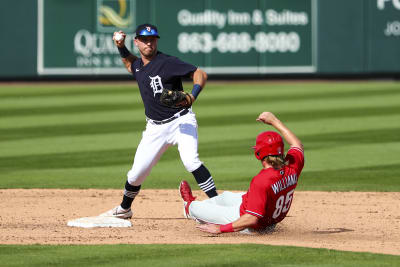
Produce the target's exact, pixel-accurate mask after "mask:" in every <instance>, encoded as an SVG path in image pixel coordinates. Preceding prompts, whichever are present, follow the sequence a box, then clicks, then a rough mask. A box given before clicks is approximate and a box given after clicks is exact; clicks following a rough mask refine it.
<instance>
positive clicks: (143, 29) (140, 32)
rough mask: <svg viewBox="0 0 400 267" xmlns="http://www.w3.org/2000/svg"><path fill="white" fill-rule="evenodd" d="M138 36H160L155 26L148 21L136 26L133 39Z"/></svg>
mask: <svg viewBox="0 0 400 267" xmlns="http://www.w3.org/2000/svg"><path fill="white" fill-rule="evenodd" d="M139 36H155V37H157V38H160V36H159V35H158V30H157V27H156V26H154V25H151V24H148V23H147V24H142V25H139V26H137V28H136V36H135V39H136V38H138V37H139Z"/></svg>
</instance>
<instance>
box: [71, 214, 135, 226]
mask: <svg viewBox="0 0 400 267" xmlns="http://www.w3.org/2000/svg"><path fill="white" fill-rule="evenodd" d="M67 225H68V226H73V227H83V228H93V227H131V226H132V223H131V222H130V221H128V220H124V219H119V218H114V217H104V216H97V217H83V218H79V219H75V220H71V221H68V223H67Z"/></svg>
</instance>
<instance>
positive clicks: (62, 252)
mask: <svg viewBox="0 0 400 267" xmlns="http://www.w3.org/2000/svg"><path fill="white" fill-rule="evenodd" d="M399 259H400V258H399V256H391V255H379V254H371V253H354V252H340V251H334V250H327V249H311V248H299V247H286V246H267V245H250V244H240V245H107V246H97V245H96V246H38V245H35V246H14V245H9V246H5V245H0V260H1V263H0V265H1V266H10V267H11V266H114V267H117V266H152V267H156V266H185V267H186V266H326V267H328V266H351V267H353V266H396V264H398V262H399Z"/></svg>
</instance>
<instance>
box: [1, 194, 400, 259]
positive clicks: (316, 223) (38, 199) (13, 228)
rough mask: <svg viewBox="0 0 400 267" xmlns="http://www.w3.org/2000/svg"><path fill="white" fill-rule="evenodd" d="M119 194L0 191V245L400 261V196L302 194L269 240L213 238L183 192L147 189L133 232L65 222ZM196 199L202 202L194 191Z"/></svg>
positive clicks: (100, 208)
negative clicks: (318, 252)
mask: <svg viewBox="0 0 400 267" xmlns="http://www.w3.org/2000/svg"><path fill="white" fill-rule="evenodd" d="M121 194H122V190H94V189H88V190H69V189H65V190H58V189H57V190H54V189H53V190H52V189H45V190H43V189H6V190H0V209H1V212H0V244H117V243H123V244H161V243H162V244H217V243H218V244H222V243H227V244H234V243H256V244H271V245H290V246H303V247H313V248H328V249H336V250H346V251H361V252H373V253H383V254H393V255H400V246H399V244H400V193H398V192H394V193H375V192H345V193H344V192H301V191H296V192H295V196H294V201H293V204H292V207H291V210H290V211H289V215H288V217H286V218H285V220H283V221H282V222H281V223H280V224H278V226H277V227H276V230H275V231H274V232H273V233H271V234H267V235H243V234H238V233H231V234H224V235H218V236H215V235H211V234H207V233H203V232H200V231H198V230H197V229H196V228H195V225H196V224H195V222H194V221H191V220H187V219H184V218H183V216H182V202H181V199H180V197H179V193H178V190H142V191H141V192H140V194H139V196H138V197H137V198H136V199H135V202H134V215H133V218H132V220H131V222H132V227H130V228H91V229H85V228H76V227H69V226H67V221H68V220H71V219H76V218H80V217H88V216H96V215H99V214H100V213H102V212H104V211H106V210H108V209H110V208H112V207H114V206H115V205H117V204H118V203H119V202H120V200H121ZM194 195H197V196H199V199H204V198H205V195H204V194H203V193H202V192H201V191H194Z"/></svg>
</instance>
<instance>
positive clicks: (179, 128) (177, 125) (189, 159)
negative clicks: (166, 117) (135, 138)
mask: <svg viewBox="0 0 400 267" xmlns="http://www.w3.org/2000/svg"><path fill="white" fill-rule="evenodd" d="M172 145H178V151H179V155H180V158H181V160H182V163H183V165H184V166H185V168H186V170H187V171H188V172H193V171H195V170H196V169H198V168H199V167H200V166H201V164H202V162H201V161H200V159H199V154H198V150H197V147H198V134H197V120H196V116H195V114H194V113H193V112H192V110H191V109H189V112H188V113H187V114H186V115H183V116H181V117H179V118H176V119H175V120H173V121H171V122H169V123H166V124H161V125H157V124H154V123H152V122H151V120H149V121H148V122H147V125H146V129H145V131H144V132H143V136H142V140H141V141H140V144H139V146H138V148H137V150H136V154H135V158H134V161H133V165H132V168H131V170H130V171H129V172H128V174H127V177H128V182H129V183H130V184H131V185H133V186H138V185H141V184H142V183H143V182H144V180H145V179H146V177H147V176H148V175H149V174H150V171H151V169H152V168H153V166H154V165H156V163H157V162H158V160H159V159H160V158H161V156H162V154H163V153H164V152H165V151H166V150H167V148H168V147H170V146H172Z"/></svg>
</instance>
